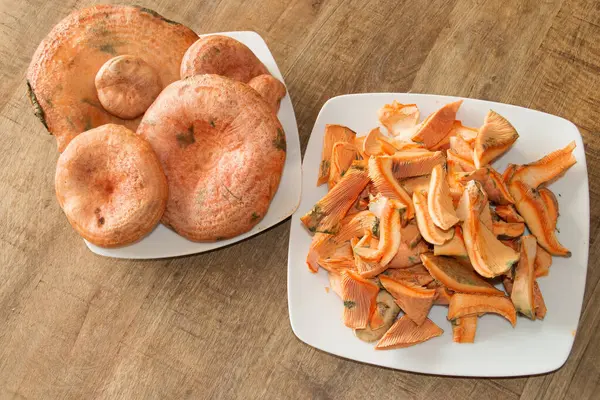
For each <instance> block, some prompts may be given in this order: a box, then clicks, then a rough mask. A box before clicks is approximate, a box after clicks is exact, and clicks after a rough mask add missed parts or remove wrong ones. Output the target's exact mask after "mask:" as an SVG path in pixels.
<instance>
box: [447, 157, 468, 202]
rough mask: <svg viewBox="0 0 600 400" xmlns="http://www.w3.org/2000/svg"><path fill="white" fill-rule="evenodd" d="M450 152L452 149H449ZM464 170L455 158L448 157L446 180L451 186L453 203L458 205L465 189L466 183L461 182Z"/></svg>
mask: <svg viewBox="0 0 600 400" xmlns="http://www.w3.org/2000/svg"><path fill="white" fill-rule="evenodd" d="M448 154H450V151H448ZM462 172H464V170H463V168H462V167H461V166H460V164H458V163H457V162H456V160H455V159H452V158H450V157H448V159H447V161H446V180H447V181H448V187H449V188H450V196H452V204H454V205H455V206H457V205H458V202H459V200H460V197H461V196H462V193H463V191H464V190H465V185H463V184H462V183H461V182H460V174H461V173H462Z"/></svg>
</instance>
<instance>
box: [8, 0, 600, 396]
mask: <svg viewBox="0 0 600 400" xmlns="http://www.w3.org/2000/svg"><path fill="white" fill-rule="evenodd" d="M89 3H90V2H89V1H75V0H64V1H60V2H54V1H44V0H0V165H1V168H0V199H1V200H0V201H1V203H0V282H1V283H0V321H1V323H0V398H2V399H4V398H17V399H26V398H27V399H29V398H73V399H92V398H111V399H113V398H156V399H164V398H194V399H195V398H227V399H229V398H274V399H283V398H346V399H356V398H358V399H360V398H377V399H387V398H408V399H432V398H435V399H442V398H452V399H471V398H472V399H480V398H484V399H486V400H487V399H517V398H522V399H538V398H552V399H562V398H573V399H584V398H598V397H597V396H599V394H598V393H599V390H600V329H598V328H599V319H600V286H599V285H598V282H599V279H600V261H599V252H598V247H596V246H597V245H598V240H597V239H598V235H599V233H600V231H599V229H598V228H599V227H600V223H599V219H600V210H599V208H598V206H599V200H600V193H599V191H600V186H599V184H600V180H596V178H597V177H598V175H599V174H600V160H599V156H600V140H599V139H598V130H599V129H600V112H599V110H600V2H598V1H597V0H544V1H541V0H528V1H523V0H488V1H485V0H439V1H428V2H424V1H423V2H421V1H399V0H381V1H362V0H285V1H276V0H269V1H259V0H245V1H243V4H240V3H242V2H238V1H233V0H232V1H226V0H214V1H200V0H198V1H192V0H177V1H144V0H138V1H135V3H143V4H144V6H146V7H149V8H152V9H155V10H156V11H158V12H160V13H161V14H163V15H164V16H166V17H168V18H170V19H174V20H177V21H180V22H182V23H184V24H186V25H188V26H190V27H191V28H192V29H194V30H196V31H197V32H199V33H203V32H215V31H232V30H254V31H257V32H258V33H260V34H261V35H262V36H263V37H264V38H265V40H266V41H267V43H268V45H269V46H270V48H271V50H272V52H273V54H274V56H275V59H276V60H277V62H278V64H279V67H280V69H281V71H282V73H283V75H284V77H285V80H286V83H287V85H288V89H289V92H290V94H291V96H292V99H293V103H294V107H295V110H296V117H297V119H298V126H299V131H300V137H301V143H302V146H303V148H304V147H305V146H306V143H307V141H308V137H309V134H310V131H311V129H312V125H313V123H314V121H315V118H316V116H317V113H318V111H319V109H320V108H321V106H322V105H323V103H324V102H325V101H326V100H327V99H328V98H330V97H332V96H336V95H340V94H344V93H356V92H380V91H397V92H408V91H411V92H422V93H437V94H448V95H457V96H465V97H473V98H480V99H486V100H493V101H499V102H505V103H512V104H517V105H520V106H524V107H530V108H533V109H537V110H541V111H545V112H548V113H552V114H556V115H559V116H562V117H565V118H567V119H570V120H571V121H573V122H574V123H575V124H577V126H578V127H579V129H580V131H581V132H582V134H583V135H584V141H585V144H586V153H587V160H588V168H589V174H590V191H591V192H590V197H591V225H592V226H591V238H590V243H591V245H590V264H589V272H588V277H587V285H586V295H585V300H584V306H583V312H582V319H581V322H580V325H579V329H578V332H577V336H576V340H575V345H574V347H573V350H572V353H571V356H570V357H569V359H568V361H567V363H566V364H565V365H564V366H563V367H562V368H561V369H560V370H558V371H556V372H554V373H551V374H547V375H542V376H535V377H529V378H527V377H525V378H519V379H463V378H446V377H436V376H428V375H418V374H411V373H405V372H400V371H394V370H390V369H384V368H378V367H374V366H369V365H363V364H360V363H356V362H353V361H347V360H344V359H341V358H338V357H334V356H331V355H329V354H326V353H323V352H320V351H317V350H314V349H312V348H311V347H309V346H307V345H305V344H303V343H302V342H300V341H299V340H298V339H297V338H296V337H295V336H294V334H293V333H292V330H291V328H290V323H289V319H288V311H287V301H286V264H287V247H288V235H289V228H290V222H289V220H288V221H285V222H284V223H281V224H279V225H278V226H276V227H274V228H272V229H270V230H268V231H266V232H264V233H262V234H260V235H258V236H256V237H254V238H252V239H250V240H246V241H243V242H241V243H238V244H235V245H232V246H229V247H227V248H225V249H222V250H218V251H213V252H210V253H207V254H201V255H195V256H190V257H181V258H175V259H170V260H158V261H125V260H113V259H109V258H103V257H100V256H96V255H94V254H92V253H91V252H90V251H88V250H87V248H86V247H85V245H84V243H83V241H82V240H81V239H80V238H79V237H78V236H77V234H76V233H75V232H74V231H73V230H72V229H71V227H70V226H69V224H68V223H67V220H66V218H65V217H64V215H63V213H62V211H61V210H60V208H59V206H58V204H57V201H56V199H55V196H54V186H53V179H54V169H55V162H56V159H57V156H58V153H57V151H56V145H55V141H54V138H52V137H51V136H49V135H48V134H47V133H46V132H45V130H44V129H43V127H42V125H41V124H40V123H39V122H38V121H37V120H36V119H35V118H34V116H33V113H32V111H31V108H30V105H29V102H28V100H27V96H26V90H25V78H24V77H25V70H26V68H27V65H28V64H29V61H30V58H31V55H32V54H33V51H34V50H35V48H36V47H37V45H38V43H39V42H40V41H41V40H42V38H43V37H44V36H45V35H46V34H47V33H48V32H49V30H50V29H51V27H52V26H53V25H54V24H55V23H57V22H58V21H60V20H61V19H62V18H63V17H65V16H66V15H67V14H68V13H69V12H70V11H72V10H73V9H76V8H80V7H83V6H86V5H88V4H89ZM582 240H583V239H582ZM565 295H568V293H567V294H565ZM550 312H552V311H551V310H550ZM490 362H493V360H490ZM594 393H595V394H594Z"/></svg>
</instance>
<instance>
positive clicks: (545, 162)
mask: <svg viewBox="0 0 600 400" xmlns="http://www.w3.org/2000/svg"><path fill="white" fill-rule="evenodd" d="M574 149H575V142H571V143H569V144H568V145H567V146H566V147H564V148H562V149H559V150H556V151H553V152H552V153H550V154H548V155H546V156H544V157H542V158H541V159H539V160H537V161H535V162H532V163H529V164H526V165H521V166H519V167H517V168H516V170H515V172H514V173H513V174H512V176H511V178H510V180H511V182H512V181H521V182H523V183H524V184H525V185H527V186H529V187H532V188H538V187H539V186H540V185H542V184H544V183H548V182H551V181H554V180H555V179H556V178H558V177H560V176H561V175H562V174H564V173H565V172H566V171H567V170H568V169H569V168H571V167H572V166H573V165H575V163H576V162H577V160H576V159H575V156H573V150H574Z"/></svg>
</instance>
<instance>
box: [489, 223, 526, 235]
mask: <svg viewBox="0 0 600 400" xmlns="http://www.w3.org/2000/svg"><path fill="white" fill-rule="evenodd" d="M492 232H494V235H496V236H497V237H498V239H511V238H516V237H519V236H521V235H522V234H523V233H524V232H525V224H524V223H523V222H504V221H494V222H493V223H492Z"/></svg>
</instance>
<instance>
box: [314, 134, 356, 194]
mask: <svg viewBox="0 0 600 400" xmlns="http://www.w3.org/2000/svg"><path fill="white" fill-rule="evenodd" d="M355 138H356V133H355V132H354V131H353V130H351V129H350V128H347V127H345V126H343V125H331V124H327V125H325V134H324V135H323V150H321V164H320V165H319V178H318V180H317V186H320V185H322V184H324V183H325V182H327V180H328V179H329V168H330V166H331V151H332V150H333V146H334V145H335V144H336V143H338V142H346V143H354V141H355Z"/></svg>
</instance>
